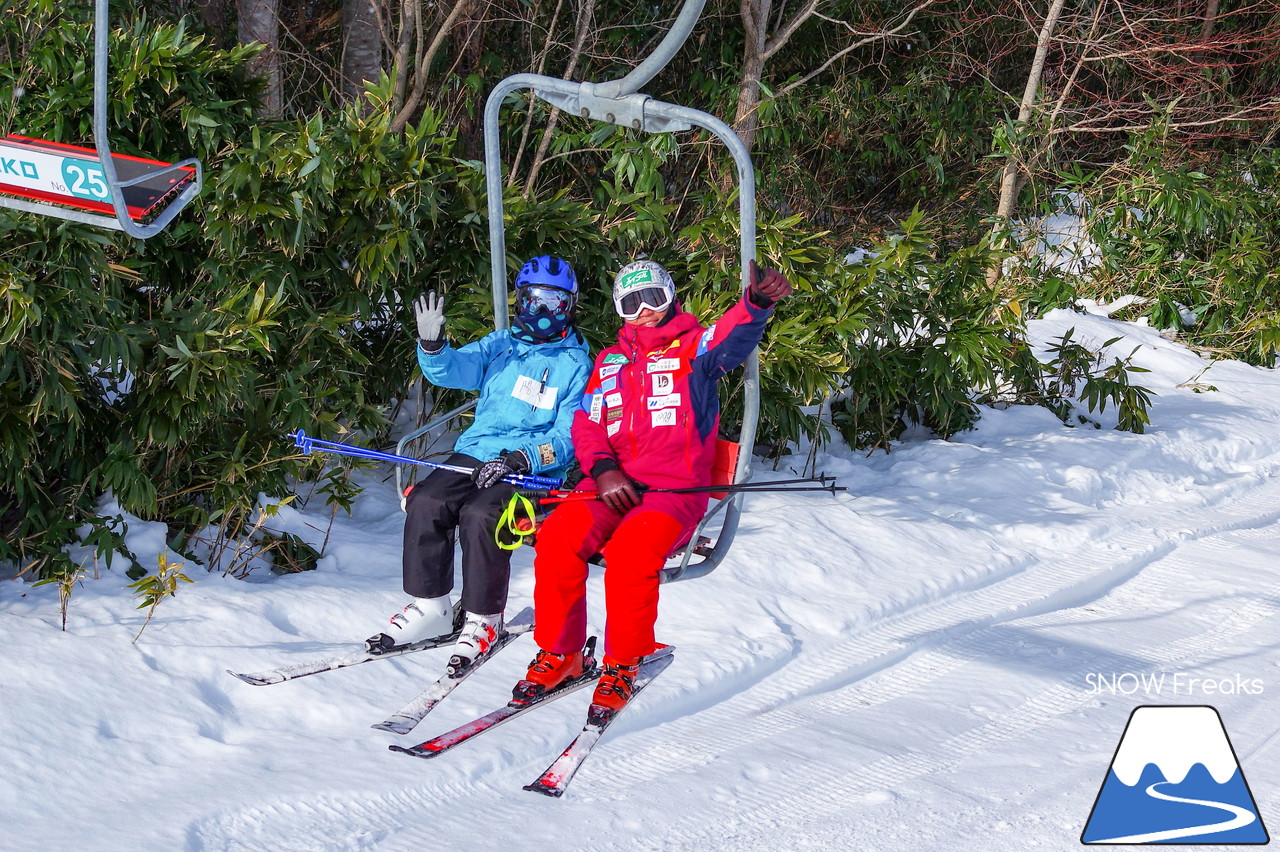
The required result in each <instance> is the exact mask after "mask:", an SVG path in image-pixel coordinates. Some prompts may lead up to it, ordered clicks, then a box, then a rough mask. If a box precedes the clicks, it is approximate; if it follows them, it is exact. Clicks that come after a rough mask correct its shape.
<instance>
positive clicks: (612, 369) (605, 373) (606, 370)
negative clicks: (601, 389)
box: [599, 364, 622, 379]
mask: <svg viewBox="0 0 1280 852" xmlns="http://www.w3.org/2000/svg"><path fill="white" fill-rule="evenodd" d="M621 369H622V365H621V364H608V365H606V366H604V367H601V368H600V370H599V373H600V378H602V379H607V378H609V377H610V376H612V375H614V374H615V373H617V372H618V371H619V370H621Z"/></svg>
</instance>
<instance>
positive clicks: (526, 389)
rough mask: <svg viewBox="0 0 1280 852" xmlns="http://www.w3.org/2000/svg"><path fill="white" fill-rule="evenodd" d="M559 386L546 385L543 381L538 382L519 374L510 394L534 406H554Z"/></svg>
mask: <svg viewBox="0 0 1280 852" xmlns="http://www.w3.org/2000/svg"><path fill="white" fill-rule="evenodd" d="M558 393H559V388H552V387H547V386H546V383H545V382H539V381H537V380H536V379H531V378H529V377H528V376H521V377H520V378H518V379H516V386H515V387H514V388H512V389H511V395H512V396H514V397H515V398H516V399H518V400H520V401H521V402H527V403H529V404H530V405H532V406H533V407H534V408H548V409H549V408H555V407H556V395H557V394H558Z"/></svg>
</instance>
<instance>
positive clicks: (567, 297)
mask: <svg viewBox="0 0 1280 852" xmlns="http://www.w3.org/2000/svg"><path fill="white" fill-rule="evenodd" d="M572 309H573V294H572V293H570V292H569V291H568V290H561V289H560V288H559V287H540V286H538V285H536V284H533V285H530V286H528V287H521V288H520V290H519V292H517V293H516V311H517V312H519V313H522V314H526V315H528V316H533V315H535V314H538V313H541V312H542V311H546V312H547V313H549V314H567V313H568V312H569V311H570V310H572Z"/></svg>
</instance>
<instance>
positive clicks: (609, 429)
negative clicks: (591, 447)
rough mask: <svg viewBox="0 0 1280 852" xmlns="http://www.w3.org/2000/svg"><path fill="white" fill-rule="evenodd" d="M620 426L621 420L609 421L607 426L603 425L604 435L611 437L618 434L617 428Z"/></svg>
mask: <svg viewBox="0 0 1280 852" xmlns="http://www.w3.org/2000/svg"><path fill="white" fill-rule="evenodd" d="M621 428H622V423H621V422H619V423H610V424H609V425H608V426H606V427H604V431H605V434H606V435H608V436H609V437H611V438H612V437H613V436H614V435H616V434H618V430H619V429H621Z"/></svg>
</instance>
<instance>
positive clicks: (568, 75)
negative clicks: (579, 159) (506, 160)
mask: <svg viewBox="0 0 1280 852" xmlns="http://www.w3.org/2000/svg"><path fill="white" fill-rule="evenodd" d="M595 13H596V0H583V2H582V3H581V4H580V5H579V7H578V26H577V28H576V31H575V32H574V36H573V52H572V53H571V54H570V56H569V65H568V67H567V68H565V71H564V76H563V78H562V79H564V80H573V74H574V72H575V71H577V70H578V60H579V59H581V58H582V49H583V46H584V45H585V44H586V43H587V36H588V35H589V34H590V32H591V27H592V24H593V23H594V21H595ZM559 120H560V110H559V109H553V110H552V111H551V116H550V118H548V119H547V126H546V128H545V129H544V130H543V131H542V139H541V140H540V141H539V142H538V151H537V153H535V154H534V156H533V163H532V165H530V166H529V180H528V183H527V184H526V185H525V195H526V196H527V195H529V194H531V193H532V192H533V188H534V186H535V185H536V184H537V182H538V173H539V172H540V171H542V164H543V162H544V161H545V160H546V156H547V149H548V148H549V147H550V146H551V134H552V133H553V132H554V131H555V128H556V123H557V122H558V121H559Z"/></svg>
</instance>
